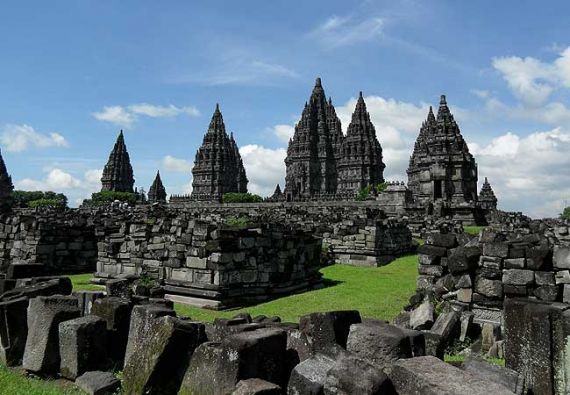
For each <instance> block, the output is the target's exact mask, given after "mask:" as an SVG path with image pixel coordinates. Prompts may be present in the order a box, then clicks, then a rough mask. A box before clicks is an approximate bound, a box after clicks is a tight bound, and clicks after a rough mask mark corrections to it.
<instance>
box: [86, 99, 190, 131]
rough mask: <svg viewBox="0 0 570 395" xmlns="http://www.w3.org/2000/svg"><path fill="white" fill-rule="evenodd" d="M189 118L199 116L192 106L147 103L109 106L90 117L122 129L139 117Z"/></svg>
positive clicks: (129, 125)
mask: <svg viewBox="0 0 570 395" xmlns="http://www.w3.org/2000/svg"><path fill="white" fill-rule="evenodd" d="M182 114H185V115H188V116H190V117H197V116H200V111H198V109H197V108H196V107H193V106H185V107H177V106H175V105H173V104H169V105H167V106H159V105H154V104H148V103H138V104H131V105H129V106H126V107H123V106H109V107H103V110H101V111H99V112H94V113H93V114H92V115H93V116H94V117H95V118H96V119H98V120H99V121H103V122H109V123H112V124H114V125H118V126H122V127H124V128H129V127H131V126H132V125H133V124H134V123H135V122H136V121H137V120H138V119H139V117H140V116H146V117H151V118H173V117H176V116H178V115H182Z"/></svg>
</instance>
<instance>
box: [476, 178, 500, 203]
mask: <svg viewBox="0 0 570 395" xmlns="http://www.w3.org/2000/svg"><path fill="white" fill-rule="evenodd" d="M479 205H480V206H481V208H483V209H486V210H496V209H497V197H496V196H495V192H493V188H491V184H489V181H488V180H487V177H485V182H484V183H483V186H482V187H481V192H479Z"/></svg>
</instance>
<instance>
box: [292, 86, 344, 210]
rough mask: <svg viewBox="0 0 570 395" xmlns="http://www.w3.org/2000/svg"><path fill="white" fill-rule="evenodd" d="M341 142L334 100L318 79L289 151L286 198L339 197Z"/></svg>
mask: <svg viewBox="0 0 570 395" xmlns="http://www.w3.org/2000/svg"><path fill="white" fill-rule="evenodd" d="M342 140H343V134H342V130H341V125H340V120H339V119H338V117H337V115H336V111H335V109H334V106H333V104H332V100H330V98H329V99H328V100H327V96H326V95H325V90H324V88H323V85H322V81H321V79H320V78H317V79H316V81H315V85H314V87H313V90H312V91H311V96H310V98H309V101H308V102H307V103H306V104H305V107H304V108H303V112H302V115H301V119H300V120H299V122H298V123H297V124H296V125H295V133H294V135H293V138H292V139H291V141H290V143H289V146H288V148H287V158H286V159H285V164H286V167H287V175H286V178H285V194H286V196H287V198H288V199H289V200H296V199H311V198H313V197H315V196H321V195H325V194H326V195H330V194H334V193H336V190H337V172H336V163H337V160H338V158H339V155H340V147H341V144H342Z"/></svg>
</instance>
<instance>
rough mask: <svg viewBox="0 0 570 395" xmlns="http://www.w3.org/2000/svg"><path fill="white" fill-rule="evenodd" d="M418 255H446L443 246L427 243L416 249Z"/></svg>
mask: <svg viewBox="0 0 570 395" xmlns="http://www.w3.org/2000/svg"><path fill="white" fill-rule="evenodd" d="M417 252H418V254H420V255H429V256H434V257H443V256H447V249H446V248H444V247H436V246H432V245H429V244H423V245H421V246H419V247H418V250H417Z"/></svg>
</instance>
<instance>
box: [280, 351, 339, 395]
mask: <svg viewBox="0 0 570 395" xmlns="http://www.w3.org/2000/svg"><path fill="white" fill-rule="evenodd" d="M334 363H335V361H334V359H332V358H329V357H327V356H325V355H322V354H316V355H314V356H313V357H311V358H309V359H307V360H305V361H303V362H301V363H300V364H298V365H297V366H295V368H294V369H293V371H292V372H291V377H290V379H289V383H288V385H287V394H290V395H295V394H299V395H301V394H303V395H322V394H323V393H324V386H325V382H326V380H327V374H328V372H329V370H331V369H332V368H333V366H334Z"/></svg>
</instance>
